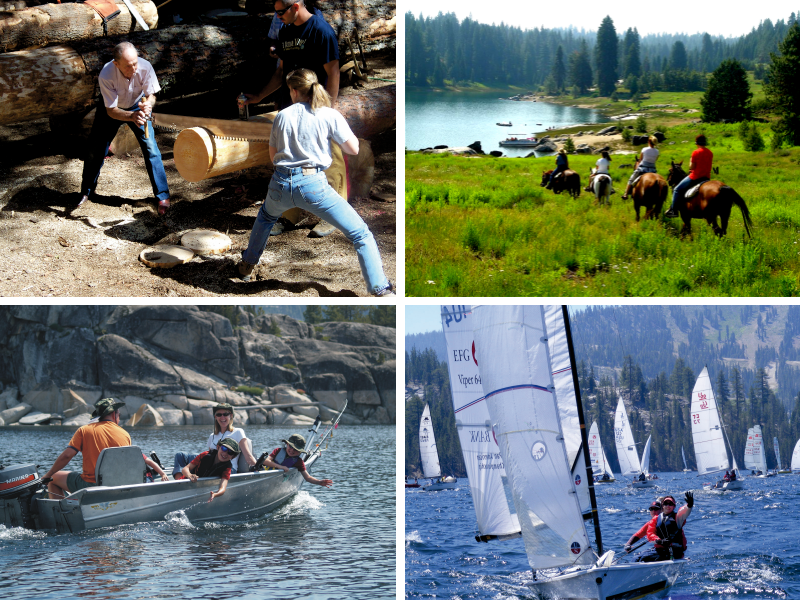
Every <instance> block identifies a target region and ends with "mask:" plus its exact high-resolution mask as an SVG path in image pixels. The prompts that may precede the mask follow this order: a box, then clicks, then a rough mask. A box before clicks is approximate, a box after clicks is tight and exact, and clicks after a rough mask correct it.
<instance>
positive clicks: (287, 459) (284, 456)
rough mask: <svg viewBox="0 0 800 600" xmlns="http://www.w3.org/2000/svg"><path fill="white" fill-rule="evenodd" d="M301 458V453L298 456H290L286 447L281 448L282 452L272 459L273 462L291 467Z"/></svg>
mask: <svg viewBox="0 0 800 600" xmlns="http://www.w3.org/2000/svg"><path fill="white" fill-rule="evenodd" d="M298 460H300V455H299V454H298V455H297V456H289V454H288V453H287V452H286V448H281V449H280V452H278V454H277V455H276V456H275V458H273V459H272V462H274V463H277V464H279V465H281V466H282V467H289V468H290V469H291V468H292V467H294V466H295V465H296V464H297V461H298Z"/></svg>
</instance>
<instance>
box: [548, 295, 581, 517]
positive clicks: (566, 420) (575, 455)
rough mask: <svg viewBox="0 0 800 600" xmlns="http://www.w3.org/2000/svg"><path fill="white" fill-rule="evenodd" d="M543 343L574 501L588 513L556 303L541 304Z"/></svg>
mask: <svg viewBox="0 0 800 600" xmlns="http://www.w3.org/2000/svg"><path fill="white" fill-rule="evenodd" d="M544 319H545V329H546V330H547V333H548V338H547V344H548V346H549V348H550V364H551V365H552V368H553V384H554V385H555V386H556V401H557V402H558V414H559V417H560V419H561V431H563V432H564V442H565V443H566V445H567V457H568V459H569V464H570V467H571V469H572V479H573V481H574V482H575V490H576V491H577V492H578V501H579V502H580V504H581V510H582V511H583V513H584V514H590V513H591V510H592V501H591V499H590V498H589V482H588V481H587V475H586V457H584V455H583V451H582V450H581V423H580V419H579V418H578V403H577V400H576V396H575V380H574V379H573V373H572V367H571V363H570V359H569V345H568V344H567V331H566V327H565V326H564V313H563V312H562V310H561V307H560V306H545V307H544Z"/></svg>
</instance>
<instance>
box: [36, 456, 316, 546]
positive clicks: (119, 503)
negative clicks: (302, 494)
mask: <svg viewBox="0 0 800 600" xmlns="http://www.w3.org/2000/svg"><path fill="white" fill-rule="evenodd" d="M313 462H315V461H314V460H312V461H309V463H307V466H310V464H311V463H313ZM303 482H304V479H303V476H302V475H301V474H300V472H299V471H297V470H295V469H292V470H291V471H289V472H288V473H286V475H284V473H283V472H282V471H261V472H258V473H237V474H236V475H232V476H231V479H230V481H229V482H228V487H227V489H226V491H225V494H224V495H223V496H221V497H219V498H216V499H215V500H214V501H213V502H208V499H209V497H210V495H211V492H213V491H216V490H217V489H218V488H219V478H218V477H203V478H201V479H198V480H197V481H194V482H193V481H189V480H181V481H166V482H154V483H140V484H135V485H121V486H116V487H105V486H97V487H91V488H86V489H83V490H79V491H78V492H76V493H74V494H71V495H69V496H68V497H67V498H65V499H63V500H49V499H47V500H43V499H37V500H36V504H37V512H38V515H37V528H38V529H55V530H56V531H58V532H59V533H74V532H76V531H83V530H86V529H97V528H101V527H118V526H120V525H129V524H133V523H143V522H148V521H163V520H165V518H166V517H167V515H168V514H170V513H173V512H175V511H182V512H183V513H184V514H185V515H186V518H187V519H189V521H191V522H193V523H196V522H204V521H244V520H249V519H255V518H259V517H261V516H264V515H265V514H267V513H269V512H271V511H273V510H275V509H276V508H278V507H279V506H280V505H281V504H283V503H284V502H286V501H287V500H289V499H290V498H291V497H292V496H294V495H295V494H296V493H297V492H298V491H299V490H300V486H301V485H302V483H303Z"/></svg>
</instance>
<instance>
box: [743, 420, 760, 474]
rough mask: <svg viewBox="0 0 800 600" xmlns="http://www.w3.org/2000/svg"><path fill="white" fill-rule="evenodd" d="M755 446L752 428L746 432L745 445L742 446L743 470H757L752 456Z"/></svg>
mask: <svg viewBox="0 0 800 600" xmlns="http://www.w3.org/2000/svg"><path fill="white" fill-rule="evenodd" d="M754 445H755V436H754V435H753V428H752V427H751V428H750V429H748V430H747V443H746V444H745V445H744V468H745V469H750V470H751V471H755V470H757V469H758V465H757V464H756V459H755V458H754V455H753V446H754Z"/></svg>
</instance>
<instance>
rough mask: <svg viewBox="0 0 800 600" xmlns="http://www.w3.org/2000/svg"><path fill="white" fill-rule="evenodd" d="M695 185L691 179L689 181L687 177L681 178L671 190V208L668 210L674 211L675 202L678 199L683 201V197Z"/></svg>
mask: <svg viewBox="0 0 800 600" xmlns="http://www.w3.org/2000/svg"><path fill="white" fill-rule="evenodd" d="M694 184H695V181H694V180H693V179H690V178H689V176H688V175H687V176H686V177H684V178H683V181H681V182H680V183H679V184H678V185H676V186H675V187H674V188H672V206H670V207H669V209H670V210H675V202H677V200H678V198H681V199H683V195H684V194H685V193H686V192H687V191H688V190H689V188H690V187H692V186H693V185H694Z"/></svg>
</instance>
